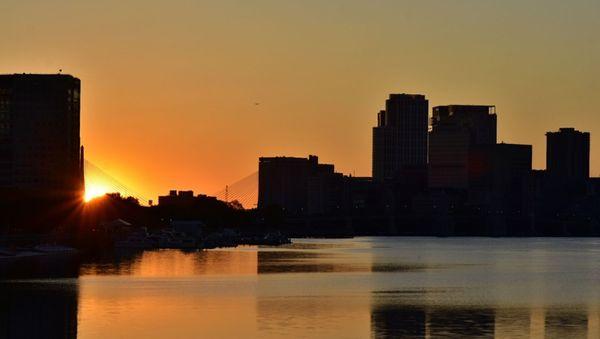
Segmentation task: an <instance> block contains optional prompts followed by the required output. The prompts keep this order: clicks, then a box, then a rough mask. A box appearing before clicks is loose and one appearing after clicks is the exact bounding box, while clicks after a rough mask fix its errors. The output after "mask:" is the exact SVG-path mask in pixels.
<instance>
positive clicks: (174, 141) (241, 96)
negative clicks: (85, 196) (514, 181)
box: [0, 0, 600, 198]
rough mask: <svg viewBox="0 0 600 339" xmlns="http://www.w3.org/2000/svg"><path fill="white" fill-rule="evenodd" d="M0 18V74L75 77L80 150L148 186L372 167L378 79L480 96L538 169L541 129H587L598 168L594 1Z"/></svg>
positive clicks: (457, 100) (44, 13)
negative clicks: (263, 160)
mask: <svg viewBox="0 0 600 339" xmlns="http://www.w3.org/2000/svg"><path fill="white" fill-rule="evenodd" d="M0 32H2V33H1V52H0V73H22V72H32V73H34V72H41V73H55V72H57V71H58V69H63V72H64V73H69V74H73V75H75V76H77V77H79V78H80V79H81V80H82V132H81V133H82V142H83V144H84V145H85V147H86V157H87V158H88V159H89V160H90V161H92V162H93V163H94V164H96V165H97V166H99V167H100V168H102V169H104V170H105V171H106V172H108V173H110V174H111V175H113V176H114V177H116V178H118V179H119V180H120V181H121V182H123V183H124V184H126V185H127V186H129V187H131V188H133V189H134V190H136V191H138V192H139V193H141V194H142V195H143V196H146V197H148V198H155V197H156V196H157V195H158V194H162V193H166V191H167V190H168V189H170V188H179V189H186V188H189V189H194V190H195V191H197V192H203V193H208V194H212V193H215V192H216V191H219V190H220V189H222V187H224V186H225V184H228V183H232V182H234V181H236V180H237V179H239V178H242V177H244V176H246V175H247V174H249V173H252V172H254V171H256V170H257V164H258V159H257V158H258V157H259V156H261V155H265V156H269V155H290V156H292V155H293V156H306V155H308V154H317V155H319V157H320V159H321V160H322V161H324V162H330V163H331V162H332V163H335V165H336V167H337V169H338V170H340V171H342V172H344V173H352V172H354V173H355V174H356V175H370V173H371V127H372V126H374V125H375V122H376V113H377V111H378V110H379V109H381V108H382V107H383V105H384V101H385V99H386V97H387V94H388V93H392V92H399V93H402V92H407V93H423V94H426V95H427V97H428V98H429V100H430V106H435V105H444V104H495V105H496V106H497V111H498V137H499V141H506V142H514V143H527V144H533V152H534V167H536V168H544V167H545V135H544V133H545V132H546V131H548V130H556V129H558V128H559V127H561V126H562V127H564V126H571V127H575V128H578V129H580V130H586V131H589V132H591V133H592V165H591V166H592V168H591V173H592V175H594V176H599V175H600V157H597V156H595V154H593V152H594V151H595V147H594V146H595V145H596V144H597V140H598V139H597V137H596V136H597V135H598V138H600V80H599V79H600V37H599V35H598V32H600V2H598V1H597V0H589V1H587V0H578V1H564V0H543V1H542V0H536V1H524V0H520V1H517V0H501V1H492V0H472V1H466V0H440V1H424V0H418V1H417V0H415V1H403V0H390V1H377V0H369V1H367V0H365V1H357V0H326V1H325V0H322V1H311V0H308V1H307V0H303V1H285V0H272V1H266V0H263V1H260V0H258V1H247V0H238V1H231V0H220V1H191V0H170V1H151V0H143V1H142V0H134V1H132V0H130V1H118V0H103V1H48V0H38V1H29V0H2V1H1V2H0ZM255 102H259V103H260V105H255V104H254V103H255ZM597 132H598V134H597Z"/></svg>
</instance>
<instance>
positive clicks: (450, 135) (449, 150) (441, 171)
mask: <svg viewBox="0 0 600 339" xmlns="http://www.w3.org/2000/svg"><path fill="white" fill-rule="evenodd" d="M494 144H496V109H495V106H474V105H450V106H437V107H434V108H433V117H432V119H431V132H430V133H429V187H432V188H454V189H466V188H468V186H469V171H470V170H469V158H470V156H471V153H472V150H473V148H474V147H477V146H483V145H494Z"/></svg>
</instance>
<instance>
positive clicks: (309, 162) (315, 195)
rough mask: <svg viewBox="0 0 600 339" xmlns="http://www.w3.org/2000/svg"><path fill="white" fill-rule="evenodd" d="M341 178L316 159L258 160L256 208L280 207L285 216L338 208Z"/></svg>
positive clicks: (316, 212)
mask: <svg viewBox="0 0 600 339" xmlns="http://www.w3.org/2000/svg"><path fill="white" fill-rule="evenodd" d="M342 180H343V175H342V174H340V173H335V169H334V166H333V165H330V164H319V158H318V157H317V156H315V155H310V156H309V157H308V158H295V157H261V158H259V162H258V207H259V208H265V207H269V206H279V207H281V208H283V209H284V211H285V212H286V213H287V214H300V215H302V214H322V213H325V212H331V211H333V210H334V209H336V208H337V207H338V206H339V201H340V200H341V194H342V192H341V187H340V186H341V184H342Z"/></svg>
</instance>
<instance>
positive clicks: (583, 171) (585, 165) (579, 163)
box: [546, 128, 590, 182]
mask: <svg viewBox="0 0 600 339" xmlns="http://www.w3.org/2000/svg"><path fill="white" fill-rule="evenodd" d="M546 170H547V174H548V177H549V178H550V179H551V180H558V181H569V182H573V181H579V182H583V181H586V180H588V179H589V177H590V133H588V132H580V131H578V130H576V129H574V128H561V129H560V130H559V131H558V132H548V133H546Z"/></svg>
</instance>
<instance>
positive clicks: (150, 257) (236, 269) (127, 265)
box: [81, 249, 258, 277]
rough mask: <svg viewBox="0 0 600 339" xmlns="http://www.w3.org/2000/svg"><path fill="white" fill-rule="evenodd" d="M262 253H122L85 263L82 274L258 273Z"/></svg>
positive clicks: (185, 274) (143, 275)
mask: <svg viewBox="0 0 600 339" xmlns="http://www.w3.org/2000/svg"><path fill="white" fill-rule="evenodd" d="M257 267H258V254H257V251H255V250H248V251H244V250H226V249H224V250H210V251H198V252H196V251H194V252H182V251H179V250H161V251H146V252H142V253H139V252H136V253H129V254H128V253H121V254H120V255H118V256H111V257H109V258H105V259H103V260H98V259H96V260H95V261H94V262H93V263H88V264H84V265H83V266H82V269H81V275H115V274H116V275H134V276H139V277H176V276H194V275H255V274H257V269H258V268H257Z"/></svg>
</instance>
